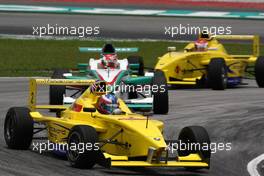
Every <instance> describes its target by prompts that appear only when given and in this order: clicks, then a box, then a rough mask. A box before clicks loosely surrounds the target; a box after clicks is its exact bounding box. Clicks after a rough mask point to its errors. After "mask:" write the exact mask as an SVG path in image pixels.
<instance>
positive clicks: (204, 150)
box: [178, 126, 211, 163]
mask: <svg viewBox="0 0 264 176" xmlns="http://www.w3.org/2000/svg"><path fill="white" fill-rule="evenodd" d="M178 140H179V150H178V154H179V156H188V155H189V154H191V153H199V154H200V156H201V157H202V159H203V160H204V161H206V162H207V163H210V158H211V149H210V144H211V141H210V138H209V135H208V132H207V131H206V129H205V128H203V127H201V126H188V127H184V128H183V129H182V130H181V132H180V134H179V137H178ZM191 144H195V146H194V145H191ZM180 145H185V146H184V147H183V146H182V149H181V147H180ZM205 145H206V146H205ZM186 146H189V147H186ZM190 146H192V147H190ZM203 146H204V147H203Z"/></svg>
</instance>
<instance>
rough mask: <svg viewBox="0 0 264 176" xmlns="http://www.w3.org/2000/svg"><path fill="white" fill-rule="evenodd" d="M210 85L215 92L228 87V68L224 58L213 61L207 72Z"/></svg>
mask: <svg viewBox="0 0 264 176" xmlns="http://www.w3.org/2000/svg"><path fill="white" fill-rule="evenodd" d="M207 77H208V84H209V86H210V87H211V88H212V89H213V90H224V89H226V87H227V67H226V64H225V60H224V59H223V58H213V59H211V61H210V63H209V65H208V70H207Z"/></svg>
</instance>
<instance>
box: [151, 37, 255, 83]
mask: <svg viewBox="0 0 264 176" xmlns="http://www.w3.org/2000/svg"><path fill="white" fill-rule="evenodd" d="M218 40H252V41H253V47H252V54H250V55H230V54H228V53H227V51H226V50H225V48H224V46H223V45H222V44H221V43H220V42H219V41H218ZM258 56H259V36H254V35H218V36H215V37H213V38H212V39H211V40H209V41H208V49H207V50H206V51H195V45H194V42H192V43H189V44H188V45H187V46H186V47H185V48H184V51H179V52H168V53H166V54H165V55H163V56H162V57H159V61H158V62H157V64H156V66H155V70H162V71H163V72H164V74H165V77H166V79H167V83H168V84H179V85H181V84H182V85H195V84H196V83H197V81H198V80H201V79H202V78H203V77H206V76H207V66H208V64H209V63H210V61H211V59H213V58H223V59H224V60H225V63H226V65H227V67H228V70H229V71H228V75H227V76H228V78H242V77H244V75H245V71H246V68H247V66H248V65H249V64H254V63H255V61H256V60H257V57H258Z"/></svg>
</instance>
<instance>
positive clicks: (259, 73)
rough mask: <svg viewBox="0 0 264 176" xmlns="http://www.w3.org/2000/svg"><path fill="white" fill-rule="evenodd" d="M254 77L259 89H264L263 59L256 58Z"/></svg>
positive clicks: (261, 57)
mask: <svg viewBox="0 0 264 176" xmlns="http://www.w3.org/2000/svg"><path fill="white" fill-rule="evenodd" d="M255 77H256V81H257V84H258V86H259V87H261V88H263V87H264V57H263V56H260V57H258V59H257V61H256V64H255Z"/></svg>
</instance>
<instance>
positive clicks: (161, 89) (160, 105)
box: [152, 70, 169, 114]
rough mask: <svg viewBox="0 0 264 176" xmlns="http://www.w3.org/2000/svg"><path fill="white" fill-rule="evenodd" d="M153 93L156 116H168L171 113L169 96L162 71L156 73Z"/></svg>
mask: <svg viewBox="0 0 264 176" xmlns="http://www.w3.org/2000/svg"><path fill="white" fill-rule="evenodd" d="M154 86H155V87H157V88H158V91H153V92H152V94H153V111H154V113H155V114H167V113H168V111H169V96H168V85H167V80H166V77H165V75H164V73H163V71H161V70H156V71H155V72H154V77H153V84H152V90H157V89H156V88H155V87H154Z"/></svg>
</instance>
